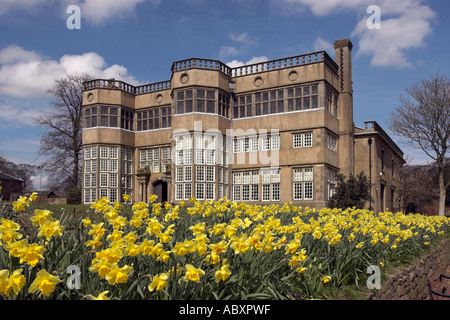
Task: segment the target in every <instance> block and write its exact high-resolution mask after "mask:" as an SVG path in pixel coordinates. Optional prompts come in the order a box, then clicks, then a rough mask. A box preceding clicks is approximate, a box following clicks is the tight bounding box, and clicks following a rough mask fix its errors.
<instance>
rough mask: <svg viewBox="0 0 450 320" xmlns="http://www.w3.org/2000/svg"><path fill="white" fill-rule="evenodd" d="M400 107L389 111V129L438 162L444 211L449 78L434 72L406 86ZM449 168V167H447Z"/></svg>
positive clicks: (449, 182)
mask: <svg viewBox="0 0 450 320" xmlns="http://www.w3.org/2000/svg"><path fill="white" fill-rule="evenodd" d="M406 92H407V93H408V96H406V97H405V96H402V95H401V96H400V106H399V107H397V108H396V109H395V111H394V112H391V114H390V124H389V126H390V129H391V130H392V131H393V132H395V133H397V134H399V135H400V136H402V137H403V138H405V139H406V141H407V143H408V144H410V145H411V146H413V147H415V148H420V149H422V150H423V151H424V152H425V153H426V154H427V155H428V156H429V157H430V158H431V159H433V160H434V161H436V163H437V165H438V168H439V173H438V180H439V215H440V216H443V215H444V214H445V198H446V190H447V188H448V186H449V185H450V179H448V178H447V177H446V176H448V174H446V171H447V170H448V166H447V163H448V157H446V154H447V153H448V152H449V147H450V81H449V79H448V77H447V76H445V75H443V76H442V75H439V74H436V75H433V76H432V77H431V79H430V80H421V81H420V82H418V83H415V84H413V85H412V86H411V87H409V88H407V89H406ZM446 167H447V168H446Z"/></svg>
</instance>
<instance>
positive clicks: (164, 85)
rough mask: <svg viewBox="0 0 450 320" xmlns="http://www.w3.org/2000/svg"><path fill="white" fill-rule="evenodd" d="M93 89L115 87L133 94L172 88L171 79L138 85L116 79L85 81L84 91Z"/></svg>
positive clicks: (114, 88)
mask: <svg viewBox="0 0 450 320" xmlns="http://www.w3.org/2000/svg"><path fill="white" fill-rule="evenodd" d="M93 89H113V90H121V91H125V92H128V93H131V94H144V93H150V92H157V91H162V90H167V89H170V80H167V81H162V82H156V83H150V84H145V85H142V86H138V87H135V86H133V85H131V84H128V83H126V82H123V81H120V80H115V79H95V80H90V81H86V82H83V91H87V90H93Z"/></svg>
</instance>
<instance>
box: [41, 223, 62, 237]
mask: <svg viewBox="0 0 450 320" xmlns="http://www.w3.org/2000/svg"><path fill="white" fill-rule="evenodd" d="M63 228H64V227H63V226H61V225H60V224H59V221H58V220H56V221H49V220H47V221H45V222H44V223H43V224H42V225H41V226H40V227H39V233H38V237H39V238H41V237H45V239H46V240H47V241H48V240H50V239H51V238H52V237H60V236H62V230H63Z"/></svg>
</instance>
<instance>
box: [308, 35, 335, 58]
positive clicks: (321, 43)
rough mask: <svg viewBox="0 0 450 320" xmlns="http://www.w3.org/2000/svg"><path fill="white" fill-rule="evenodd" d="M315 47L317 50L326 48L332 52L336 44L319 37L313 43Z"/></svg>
mask: <svg viewBox="0 0 450 320" xmlns="http://www.w3.org/2000/svg"><path fill="white" fill-rule="evenodd" d="M313 49H314V50H315V51H322V50H325V51H327V52H328V53H330V54H332V53H333V52H334V46H333V44H332V43H331V42H329V41H327V40H325V39H322V38H321V37H318V38H317V39H316V40H315V41H314V43H313Z"/></svg>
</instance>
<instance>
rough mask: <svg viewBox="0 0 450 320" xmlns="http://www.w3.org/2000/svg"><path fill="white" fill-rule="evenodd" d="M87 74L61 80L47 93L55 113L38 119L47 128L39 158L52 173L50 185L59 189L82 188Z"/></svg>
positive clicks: (88, 76)
mask: <svg viewBox="0 0 450 320" xmlns="http://www.w3.org/2000/svg"><path fill="white" fill-rule="evenodd" d="M91 79H92V77H91V76H90V75H87V74H83V75H68V76H66V77H65V78H62V79H58V80H56V81H55V83H54V84H53V85H52V87H51V88H50V89H49V90H48V93H49V94H51V95H52V96H53V98H54V101H53V103H52V104H53V106H54V110H55V111H54V113H52V114H48V115H44V116H40V117H38V118H37V119H36V120H37V122H38V124H39V125H40V126H42V127H44V128H45V133H44V134H43V135H42V137H41V145H40V149H39V156H40V157H45V158H46V160H45V162H44V165H43V168H44V169H45V170H46V171H47V172H48V173H49V181H50V182H49V186H50V187H52V188H55V189H59V190H67V189H69V188H77V187H79V184H80V181H81V173H80V168H81V150H82V141H81V132H82V102H83V99H82V98H83V95H82V91H83V90H82V88H83V82H85V81H88V80H91Z"/></svg>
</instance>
